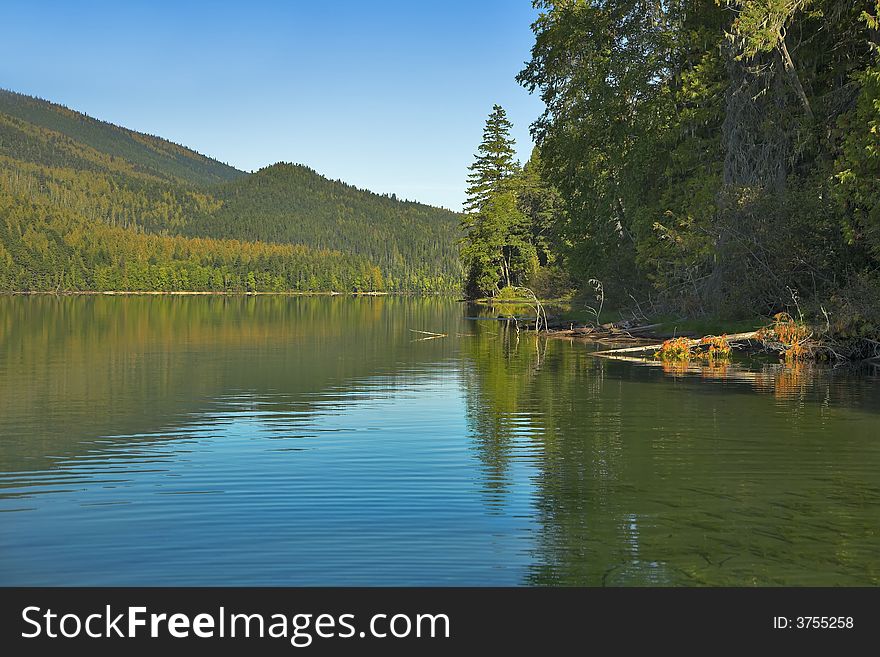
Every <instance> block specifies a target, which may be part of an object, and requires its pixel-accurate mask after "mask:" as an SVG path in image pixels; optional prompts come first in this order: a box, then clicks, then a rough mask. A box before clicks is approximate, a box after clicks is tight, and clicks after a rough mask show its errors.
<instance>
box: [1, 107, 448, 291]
mask: <svg viewBox="0 0 880 657" xmlns="http://www.w3.org/2000/svg"><path fill="white" fill-rule="evenodd" d="M457 223H458V216H457V215H455V214H454V213H452V212H450V211H447V210H442V209H439V208H432V207H429V206H425V205H421V204H418V203H411V202H402V201H398V200H396V198H389V197H386V196H380V195H377V194H372V193H370V192H366V191H362V190H358V189H356V188H354V187H352V186H350V185H345V184H343V183H341V182H335V181H330V180H327V179H326V178H323V177H321V176H319V175H318V174H316V173H315V172H313V171H311V170H309V169H307V168H305V167H301V166H293V165H276V166H274V167H269V168H267V169H264V170H263V171H260V172H259V173H257V174H253V175H246V174H244V173H242V172H239V171H236V170H235V169H232V168H231V167H228V166H226V165H224V164H221V163H220V162H216V161H214V160H211V159H209V158H206V157H204V156H202V155H199V154H198V153H195V152H193V151H190V150H188V149H185V148H183V147H180V146H177V145H175V144H171V143H170V142H166V141H164V140H161V139H158V138H154V137H150V136H147V135H142V134H140V133H136V132H132V131H130V130H126V129H124V128H119V127H117V126H113V125H110V124H107V123H102V122H100V121H96V120H94V119H91V118H89V117H87V116H85V115H82V114H79V113H76V112H72V111H71V110H68V109H66V108H63V107H60V106H58V105H53V104H50V103H47V102H45V101H41V100H37V99H33V98H29V97H27V96H21V95H19V94H14V93H11V92H6V91H0V290H52V291H64V290H99V291H100V290H136V291H140V290H165V291H175V290H194V291H242V292H245V291H248V292H269V291H286V290H293V291H341V292H349V291H374V290H388V291H406V292H451V291H454V290H456V289H457V288H458V286H459V283H460V278H461V269H460V265H459V263H458V257H457V256H458V254H457V249H456V238H457V235H458V228H457Z"/></svg>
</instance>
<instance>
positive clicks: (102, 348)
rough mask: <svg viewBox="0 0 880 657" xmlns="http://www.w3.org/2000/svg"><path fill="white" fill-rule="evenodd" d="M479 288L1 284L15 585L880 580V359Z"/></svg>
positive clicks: (3, 412)
mask: <svg viewBox="0 0 880 657" xmlns="http://www.w3.org/2000/svg"><path fill="white" fill-rule="evenodd" d="M474 312H475V311H474V310H473V309H468V308H467V307H466V306H465V305H463V304H460V303H456V302H454V301H452V300H445V299H437V298H426V299H414V298H398V297H376V298H349V297H283V296H260V297H72V298H63V297H62V298H54V297H0V512H2V513H0V584H3V585H286V586H295V585H588V586H602V585H608V586H619V585H684V586H703V585H748V586H751V585H877V584H880V386H878V385H877V384H878V370H877V369H873V370H872V369H857V368H852V367H843V368H836V369H833V368H829V367H819V366H810V365H800V366H794V367H790V366H784V365H780V364H777V363H774V362H770V361H768V360H766V359H753V360H745V361H742V362H735V363H733V364H731V365H729V366H727V367H709V366H706V365H703V366H699V365H697V366H692V367H661V366H659V365H657V364H654V363H634V362H622V361H612V360H607V359H601V358H597V357H594V356H591V355H590V351H591V350H593V349H595V348H596V347H594V346H591V345H589V344H585V343H576V342H570V341H564V340H543V339H537V338H536V337H535V336H534V334H527V333H522V334H519V335H517V333H516V331H514V330H513V328H512V327H509V326H508V325H507V324H506V323H504V322H499V321H475V320H473V319H467V318H468V316H469V315H472V314H473V313H474ZM416 331H426V332H433V333H443V334H446V335H445V337H434V336H431V335H427V334H426V333H417V332H416Z"/></svg>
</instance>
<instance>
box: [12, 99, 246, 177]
mask: <svg viewBox="0 0 880 657" xmlns="http://www.w3.org/2000/svg"><path fill="white" fill-rule="evenodd" d="M0 114H5V115H6V118H7V119H8V118H9V117H14V118H16V119H20V120H21V121H23V122H25V123H27V124H30V125H32V126H37V127H39V128H43V129H45V130H49V131H52V132H55V133H58V134H61V135H64V136H65V137H68V138H69V139H71V140H72V141H74V142H76V143H78V144H81V145H83V146H88V147H89V148H92V149H94V150H95V151H97V152H99V153H103V154H105V155H109V156H112V157H114V158H119V159H121V160H124V161H125V162H127V163H128V164H130V165H131V166H132V167H133V168H134V169H135V170H137V171H140V172H143V173H150V174H153V175H155V176H157V177H160V178H164V179H168V180H175V179H176V180H180V181H187V182H190V183H194V184H197V185H210V184H212V183H217V182H223V181H225V180H232V179H233V178H237V177H239V176H243V175H245V174H244V172H242V171H239V170H238V169H235V168H233V167H231V166H229V165H228V164H223V163H222V162H218V161H217V160H214V159H211V158H209V157H206V156H204V155H202V154H201V153H197V152H195V151H193V150H190V149H188V148H185V147H184V146H180V145H179V144H175V143H173V142H170V141H168V140H166V139H161V138H159V137H154V136H152V135H146V134H143V133H141V132H135V131H134V130H128V129H126V128H121V127H119V126H117V125H113V124H112V123H106V122H104V121H98V120H97V119H93V118H91V117H90V116H86V115H85V114H82V113H80V112H76V111H74V110H71V109H68V108H66V107H64V106H63V105H57V104H55V103H50V102H48V101H45V100H41V99H39V98H32V97H31V96H25V95H22V94H18V93H15V92H12V91H6V90H3V89H0ZM8 131H9V127H8V126H7V127H6V130H5V132H8ZM0 134H2V133H0ZM4 136H5V135H4ZM17 155H18V156H19V157H22V158H23V159H27V158H28V157H29V156H30V157H33V156H41V157H42V158H43V161H42V163H45V164H50V163H51V162H49V161H47V160H46V159H45V158H46V155H48V154H47V153H45V152H44V153H34V152H33V151H31V150H30V149H28V148H24V149H23V150H21V151H18V152H17ZM29 161H34V160H29Z"/></svg>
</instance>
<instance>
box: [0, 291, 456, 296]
mask: <svg viewBox="0 0 880 657" xmlns="http://www.w3.org/2000/svg"><path fill="white" fill-rule="evenodd" d="M414 294H415V293H412V292H332V291H330V292H297V291H287V292H239V291H222V292H221V291H214V290H171V291H165V290H65V291H61V292H51V291H48V290H28V291H4V292H0V296H9V297H16V296H22V297H25V296H53V297H81V296H109V297H127V296H218V297H219V296H224V297H256V296H285V297H314V296H324V297H385V296H412V295H414ZM425 296H439V295H425Z"/></svg>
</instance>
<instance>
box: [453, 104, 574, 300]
mask: <svg viewBox="0 0 880 657" xmlns="http://www.w3.org/2000/svg"><path fill="white" fill-rule="evenodd" d="M511 127H512V126H511V123H510V121H508V120H507V117H506V114H505V112H504V109H503V108H502V107H501V106H499V105H495V106H494V107H493V109H492V113H491V114H490V115H489V118H488V119H487V120H486V127H485V129H484V131H483V141H482V143H481V144H480V146H479V149H478V152H477V155H476V156H475V160H474V163H473V164H472V165H471V167H470V170H471V173H470V174H469V176H468V190H467V194H468V198H467V202H466V203H465V208H466V209H467V214H466V215H465V218H464V220H463V221H462V229H463V230H464V232H465V238H464V240H463V243H462V249H461V256H462V260H463V263H464V266H465V270H466V273H467V277H466V282H465V290H466V292H467V294H468V295H469V296H471V297H472V298H473V297H482V296H487V295H491V296H497V295H498V293H499V290H500V289H501V288H502V287H506V288H509V287H511V286H519V285H523V284H524V283H526V282H528V281H530V279H532V278H533V277H534V276H535V275H536V274H537V273H538V271H539V267H540V266H542V265H544V266H546V265H548V264H550V263H551V262H552V261H553V255H552V252H551V231H550V222H551V221H552V218H553V216H554V215H555V212H556V211H557V196H556V194H555V192H553V191H552V190H551V189H550V188H549V187H548V186H547V185H546V183H545V181H544V180H543V177H542V170H541V165H540V159H539V157H538V155H537V153H535V154H533V156H532V159H531V160H530V162H529V163H528V164H527V165H526V167H525V168H523V169H521V168H520V167H519V164H518V163H517V162H515V161H514V151H513V140H512V139H511V138H510V129H511Z"/></svg>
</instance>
